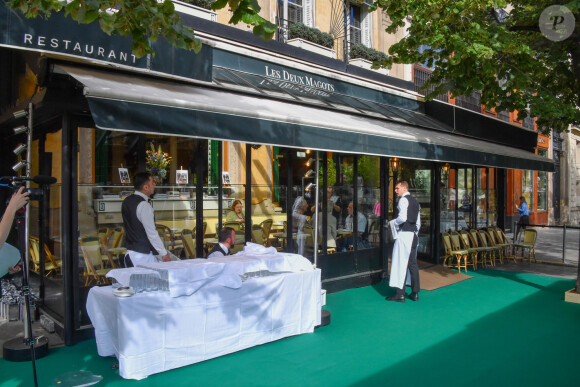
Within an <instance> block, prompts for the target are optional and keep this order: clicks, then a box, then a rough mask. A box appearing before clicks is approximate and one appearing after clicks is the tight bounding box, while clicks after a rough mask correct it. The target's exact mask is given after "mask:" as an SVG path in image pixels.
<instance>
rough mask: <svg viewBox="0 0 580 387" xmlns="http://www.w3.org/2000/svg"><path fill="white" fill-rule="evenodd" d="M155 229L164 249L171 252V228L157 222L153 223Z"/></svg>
mask: <svg viewBox="0 0 580 387" xmlns="http://www.w3.org/2000/svg"><path fill="white" fill-rule="evenodd" d="M155 229H156V230H157V233H158V234H159V237H160V238H161V241H162V242H163V245H164V246H165V249H166V250H167V251H171V252H173V250H175V240H174V238H173V233H172V232H171V229H170V228H169V227H167V226H165V225H163V224H158V223H157V224H155Z"/></svg>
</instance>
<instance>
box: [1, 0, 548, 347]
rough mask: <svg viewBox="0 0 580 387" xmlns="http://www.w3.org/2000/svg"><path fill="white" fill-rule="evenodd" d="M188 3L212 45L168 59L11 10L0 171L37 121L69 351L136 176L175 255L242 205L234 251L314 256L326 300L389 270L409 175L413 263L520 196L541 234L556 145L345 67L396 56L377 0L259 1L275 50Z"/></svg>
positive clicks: (83, 324) (41, 255)
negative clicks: (142, 174)
mask: <svg viewBox="0 0 580 387" xmlns="http://www.w3.org/2000/svg"><path fill="white" fill-rule="evenodd" d="M176 5H177V10H178V12H180V13H181V14H182V17H183V20H184V23H185V24H186V25H189V26H192V27H194V28H195V29H196V32H197V34H198V37H200V38H201V39H202V41H203V43H204V47H203V49H202V50H201V52H200V53H198V54H194V53H192V52H186V51H183V50H179V49H175V48H173V47H171V46H170V45H168V44H167V43H166V42H164V41H163V40H159V41H158V42H156V43H154V44H153V47H154V49H155V50H156V53H157V55H156V56H154V57H153V56H148V57H145V58H141V59H139V58H136V57H134V56H133V55H132V54H131V51H130V41H128V40H127V39H124V38H123V37H109V36H107V35H105V34H104V33H102V32H101V31H100V30H99V28H98V26H94V25H82V26H81V25H77V24H76V23H74V22H71V21H70V20H67V19H65V18H64V17H63V16H62V15H59V14H55V15H53V17H51V18H50V19H49V20H36V19H32V20H29V19H20V18H17V17H16V16H15V14H14V13H12V12H10V11H9V10H7V9H5V8H4V5H1V6H0V7H2V8H0V11H1V13H0V15H1V18H0V21H1V22H0V28H1V29H2V31H3V35H2V36H3V37H2V39H3V40H2V41H1V42H0V55H2V57H3V58H6V60H4V61H2V64H1V66H2V67H1V68H0V80H1V82H2V87H1V88H0V108H1V109H2V110H1V111H2V116H1V117H0V133H2V135H3V136H5V138H6V141H4V142H3V143H2V145H1V146H2V151H1V154H2V156H1V157H2V159H3V163H2V168H3V169H4V170H3V171H2V175H4V176H8V175H11V174H13V173H14V172H12V171H11V170H10V166H13V165H15V163H17V162H19V161H25V160H26V158H25V154H24V153H22V154H19V155H15V154H14V153H13V152H12V149H14V148H15V147H17V146H18V145H19V143H20V142H22V141H23V140H24V138H23V137H22V134H21V133H20V134H18V133H15V132H13V129H14V128H15V127H17V126H19V125H27V126H28V129H27V130H28V133H31V142H30V144H28V145H29V150H30V153H29V154H30V163H29V165H28V167H29V173H30V175H31V176H35V175H49V176H54V177H55V178H56V179H57V183H56V184H52V185H50V186H48V187H41V188H43V189H44V192H45V194H44V196H43V197H42V199H40V200H38V201H34V202H32V203H31V205H30V208H29V213H30V218H31V219H32V220H33V221H32V222H31V226H30V235H32V236H34V237H36V238H38V241H39V242H38V243H39V246H46V247H45V248H44V249H43V248H40V249H36V250H34V249H31V257H30V258H31V260H32V262H33V267H32V271H33V273H32V274H33V275H35V276H37V277H38V279H39V294H40V298H41V305H42V309H43V311H44V312H45V313H47V314H49V315H50V316H52V317H53V318H54V319H55V321H56V322H57V326H58V327H60V328H59V329H60V332H61V333H62V334H63V336H64V337H65V341H66V343H67V344H71V343H73V342H75V341H76V340H79V339H81V338H82V337H85V336H86V335H90V334H91V333H92V331H91V329H90V326H89V325H88V324H89V321H88V318H87V316H86V313H85V309H84V303H85V299H86V294H87V292H88V290H89V288H90V287H91V286H94V285H95V284H102V283H104V281H103V278H102V273H103V270H104V271H105V272H106V270H108V269H110V268H111V267H115V265H116V262H117V260H118V255H119V253H120V252H122V251H123V250H122V246H121V245H122V234H123V230H122V219H121V215H120V206H121V203H122V200H123V199H124V197H126V196H127V195H128V194H130V193H131V192H132V185H131V178H132V176H133V175H134V174H135V173H136V172H139V171H144V170H149V171H151V173H152V174H153V175H154V176H155V178H156V179H157V180H158V182H159V184H158V187H157V191H156V196H155V198H154V200H153V207H154V209H155V213H156V223H157V224H158V231H159V232H160V234H161V235H162V236H163V238H164V240H165V242H166V244H167V247H168V248H169V249H170V250H172V251H174V252H175V253H176V254H180V255H181V257H182V258H184V259H189V258H203V257H204V254H205V250H206V249H207V246H208V244H210V243H211V239H212V236H215V232H216V230H217V229H219V228H220V227H221V226H223V225H224V224H226V222H227V221H228V217H229V216H230V215H231V212H230V211H229V209H230V208H231V207H232V206H233V204H234V202H235V201H236V200H240V201H241V203H242V206H243V212H244V219H243V222H241V224H240V223H238V225H237V226H239V227H237V228H239V230H238V232H239V236H240V239H242V240H243V241H246V242H250V241H253V242H256V243H265V244H267V245H272V246H275V247H277V248H278V249H279V250H283V251H288V252H297V253H299V254H301V255H304V256H306V257H308V258H310V259H311V260H312V261H313V263H314V264H316V265H317V266H318V267H320V268H321V269H322V280H323V286H324V287H325V288H326V289H327V290H329V291H338V290H342V289H346V288H349V287H356V286H364V285H368V284H372V283H376V282H378V281H380V280H381V279H382V278H383V277H384V274H385V272H386V271H387V258H388V255H389V245H388V244H387V243H386V241H385V240H383V233H382V232H381V225H382V224H384V222H385V220H387V219H390V218H392V217H394V216H395V209H396V195H395V194H394V186H395V184H396V182H397V181H401V180H405V181H408V182H409V185H410V190H411V192H412V193H413V194H414V195H415V196H416V197H417V199H418V200H419V202H420V204H421V217H422V227H421V230H420V233H419V255H420V258H422V259H424V260H426V261H429V262H433V263H439V262H440V261H441V252H442V247H441V241H440V237H439V235H440V232H442V231H447V230H459V229H464V228H481V227H487V226H491V225H499V226H501V227H504V228H509V227H510V223H511V220H512V217H513V216H514V202H513V200H514V198H515V197H516V196H517V195H519V194H523V195H524V196H526V195H528V196H526V197H529V198H530V201H529V202H530V203H531V202H532V201H533V210H532V211H533V212H534V213H535V214H536V215H535V216H536V218H532V219H534V221H538V222H541V221H547V220H546V219H547V215H544V212H546V210H545V207H546V206H547V205H548V204H547V197H549V195H548V192H547V191H546V186H547V184H546V183H545V182H541V181H542V179H543V178H544V176H546V175H547V173H548V172H550V171H552V170H553V163H552V162H551V161H550V160H549V159H548V158H547V157H545V156H543V155H538V154H536V153H537V149H538V148H542V146H541V145H540V144H541V143H542V141H544V140H543V139H542V138H541V137H539V136H538V135H537V133H536V132H535V131H534V130H533V128H532V129H526V128H523V127H522V126H523V125H524V124H523V123H521V124H517V123H514V122H510V120H509V119H508V120H502V119H499V118H498V117H493V116H491V115H490V114H485V112H482V111H481V110H480V111H474V110H473V109H470V108H466V107H465V106H462V105H461V104H460V103H458V102H457V101H449V100H448V101H440V100H435V101H428V102H426V101H425V100H424V98H423V97H422V96H421V95H420V94H418V93H417V92H416V91H415V90H416V84H415V82H413V81H414V80H415V79H414V78H413V77H414V75H413V74H414V71H413V66H403V65H401V66H397V67H394V68H393V69H391V70H390V72H389V74H388V75H387V74H385V73H384V72H383V73H381V72H378V71H374V70H369V69H366V68H364V67H360V66H362V64H356V65H355V64H353V63H352V62H353V61H352V60H351V59H356V58H350V57H349V56H345V53H346V54H348V53H349V52H350V51H351V50H354V47H355V44H361V45H362V46H364V47H367V48H368V47H374V48H376V49H379V50H383V51H384V50H386V48H388V46H389V45H390V44H391V43H390V42H392V39H396V37H389V36H385V34H382V33H381V32H380V31H382V30H383V29H384V25H385V23H387V22H388V18H386V16H385V15H384V14H381V13H376V12H375V13H368V12H366V7H367V5H366V4H364V3H363V4H358V3H356V4H355V3H353V4H350V3H343V2H341V3H340V4H336V7H335V4H334V2H333V1H321V0H319V1H314V0H312V1H310V2H304V3H300V4H299V3H298V2H270V3H265V4H262V3H261V5H263V7H262V12H263V16H264V17H266V15H268V16H269V17H270V19H271V20H272V21H276V22H277V23H278V25H279V26H280V31H279V32H278V39H277V40H275V41H271V42H264V41H263V40H261V39H257V38H255V37H254V36H253V35H252V34H251V33H248V32H243V31H240V30H243V29H245V28H246V27H244V26H239V27H237V28H236V27H231V26H227V25H225V24H223V23H224V20H226V19H229V17H228V11H223V12H222V13H218V14H215V13H212V12H208V11H207V10H203V9H199V8H196V7H193V6H191V5H189V4H185V3H180V2H176ZM335 11H336V12H338V14H339V16H341V15H342V16H341V17H340V18H338V19H337V17H336V15H334V13H333V12H335ZM300 18H302V19H300ZM300 20H302V22H303V23H304V24H305V25H307V26H313V27H318V28H319V29H320V30H321V31H325V32H326V31H329V32H333V33H335V35H333V36H334V39H333V42H334V43H333V44H332V48H331V50H330V51H332V50H334V54H333V53H332V52H327V53H324V51H322V52H323V53H321V51H320V47H316V46H315V47H308V49H305V48H304V47H306V46H303V45H302V44H303V43H296V44H297V45H299V46H294V45H292V44H294V43H292V42H289V41H290V40H292V39H291V37H290V36H289V33H290V29H291V28H290V27H291V24H292V23H293V22H294V21H300ZM337 20H339V21H341V22H342V27H340V26H336V23H337ZM345 20H346V21H347V23H345V22H344V21H345ZM333 23H334V24H333ZM333 28H334V29H333ZM341 28H342V30H341ZM323 48H324V47H323ZM327 48H328V47H327ZM311 50H317V51H316V52H315V51H311ZM337 58H338V59H337ZM345 59H346V60H345ZM359 65H360V66H359ZM415 81H417V80H415ZM472 105H477V103H472ZM480 109H481V106H480ZM21 110H24V111H25V112H26V114H25V115H20V114H17V115H14V113H15V112H18V111H21ZM549 149H550V148H549V144H548V148H547V150H549ZM24 171H25V169H21V170H19V173H23V172H24ZM540 194H541V195H540ZM539 196H541V198H538V197H539ZM302 199H304V200H305V201H306V203H307V204H308V206H304V208H302V209H301V210H300V211H296V209H297V204H298V203H303V202H302ZM334 205H336V206H334ZM301 207H302V206H301ZM530 208H532V205H531V206H530ZM546 213H547V212H546ZM304 217H309V218H312V220H311V221H309V222H307V223H305V222H302V220H303V219H304ZM349 217H350V219H352V218H357V219H360V221H359V222H352V221H350V223H349ZM543 217H546V219H544V218H543ZM348 224H352V229H347V225H348ZM95 237H96V238H98V239H99V242H100V247H99V248H98V249H91V248H90V243H89V242H90V241H94V239H95ZM349 237H350V239H351V240H352V242H350V243H349V242H348V240H349ZM242 248H243V244H241V245H239V246H236V249H242ZM33 250H34V251H33ZM36 251H38V254H37V253H36ZM35 255H38V256H35ZM99 270H101V271H99Z"/></svg>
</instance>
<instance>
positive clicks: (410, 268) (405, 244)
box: [386, 181, 421, 302]
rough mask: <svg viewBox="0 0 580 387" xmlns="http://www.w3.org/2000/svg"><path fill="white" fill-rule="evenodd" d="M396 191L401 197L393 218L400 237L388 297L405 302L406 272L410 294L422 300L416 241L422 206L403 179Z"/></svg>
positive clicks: (395, 250) (397, 241) (396, 243)
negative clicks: (392, 293)
mask: <svg viewBox="0 0 580 387" xmlns="http://www.w3.org/2000/svg"><path fill="white" fill-rule="evenodd" d="M395 193H396V194H397V196H398V197H399V198H400V199H399V204H398V205H397V209H398V210H399V215H398V216H397V218H396V219H393V220H391V222H393V223H394V224H395V226H396V227H397V230H398V233H397V239H396V240H395V245H394V246H393V258H392V262H391V275H390V278H389V286H390V287H392V288H395V289H396V293H395V294H394V295H393V296H390V297H387V298H386V299H387V301H396V302H405V285H406V282H407V272H408V273H409V274H410V277H411V289H412V292H411V294H410V295H409V296H408V297H409V298H410V299H411V300H413V301H418V300H419V290H420V285H419V266H418V265H417V245H418V242H419V238H418V235H419V229H420V228H421V214H420V210H421V206H420V205H419V202H418V201H417V199H415V198H414V197H413V196H411V194H410V193H409V184H408V183H407V182H406V181H401V182H399V183H397V185H396V186H395Z"/></svg>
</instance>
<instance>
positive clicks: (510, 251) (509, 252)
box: [493, 227, 516, 262]
mask: <svg viewBox="0 0 580 387" xmlns="http://www.w3.org/2000/svg"><path fill="white" fill-rule="evenodd" d="M493 229H494V230H495V231H496V234H497V237H498V240H499V241H500V242H501V243H502V244H503V245H504V246H506V247H505V253H504V256H505V258H506V259H512V260H513V261H514V262H516V256H515V254H514V245H513V243H511V242H510V241H509V239H508V237H507V236H506V235H505V232H504V231H503V230H502V229H501V228H499V227H493Z"/></svg>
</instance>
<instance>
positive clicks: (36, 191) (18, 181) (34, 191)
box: [1, 175, 56, 200]
mask: <svg viewBox="0 0 580 387" xmlns="http://www.w3.org/2000/svg"><path fill="white" fill-rule="evenodd" d="M1 179H2V180H9V181H10V183H9V184H8V186H9V187H12V189H13V190H14V191H18V190H19V189H20V187H22V186H24V184H25V182H26V181H32V182H35V183H36V184H38V185H40V186H43V185H49V184H54V183H56V178H54V177H51V176H43V175H38V176H34V177H22V176H3V177H2V178H1ZM22 192H30V195H28V197H29V199H30V200H42V197H43V195H44V190H43V189H42V188H25V189H24V190H23V191H22Z"/></svg>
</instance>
